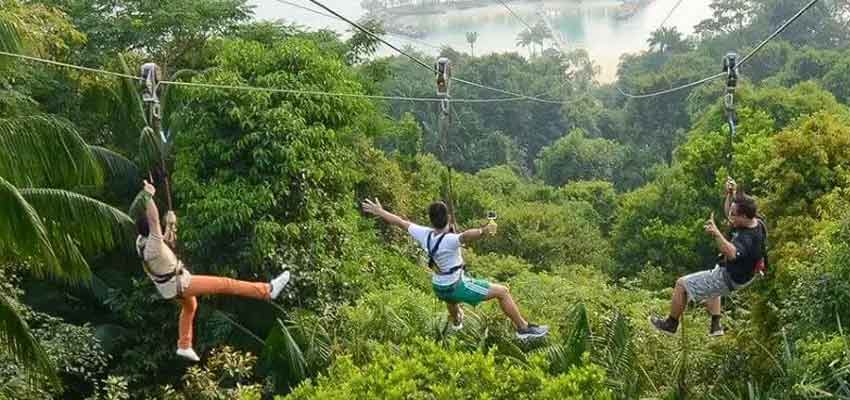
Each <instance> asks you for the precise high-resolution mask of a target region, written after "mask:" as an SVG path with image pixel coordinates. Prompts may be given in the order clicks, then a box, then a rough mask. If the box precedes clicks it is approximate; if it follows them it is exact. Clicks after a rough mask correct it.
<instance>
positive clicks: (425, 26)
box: [251, 0, 711, 82]
mask: <svg viewBox="0 0 850 400" xmlns="http://www.w3.org/2000/svg"><path fill="white" fill-rule="evenodd" d="M287 1H290V2H292V3H296V4H301V5H304V6H306V7H310V8H314V9H315V8H317V7H316V6H314V5H313V4H312V3H310V2H309V1H307V0H287ZM677 1H678V0H653V1H652V3H651V4H650V5H648V6H647V7H645V8H644V9H642V10H641V11H640V12H638V13H637V14H635V15H634V16H632V17H631V18H629V19H627V20H622V21H620V20H617V19H616V18H615V17H614V16H615V13H616V9H617V7H618V6H619V4H620V2H619V1H616V0H585V1H584V2H583V3H581V4H576V3H573V2H562V1H545V2H542V3H538V2H534V3H530V4H524V3H509V5H510V6H511V7H512V8H513V9H514V11H515V12H516V13H517V14H519V16H520V17H521V18H522V19H524V20H525V21H526V22H528V23H529V24H532V25H533V24H535V23H537V22H538V21H540V20H541V16H540V11H541V10H545V11H546V15H547V17H546V18H547V19H548V22H549V24H551V26H552V27H553V28H554V29H555V30H556V31H557V32H558V34H559V35H560V38H561V43H563V44H564V46H565V48H566V49H574V48H583V49H585V50H587V52H588V53H589V54H590V57H591V59H593V61H594V62H595V63H596V64H597V65H598V66H599V67H600V69H601V73H600V76H599V80H600V81H602V82H609V81H612V80H614V79H615V77H616V71H617V63H618V62H619V59H620V56H621V55H622V54H624V53H634V52H639V51H642V50H646V49H647V48H648V45H647V39H648V38H649V35H650V32H652V31H654V30H656V29H657V28H658V26H659V25H660V24H661V22H662V20H664V18H665V17H666V16H667V15H668V13H669V12H670V10H671V9H672V8H673V6H674V5H675V4H676V2H677ZM251 3H252V4H253V5H255V6H256V9H255V13H256V16H257V18H259V19H265V20H277V19H284V20H287V21H291V22H296V23H298V24H300V25H304V26H308V27H310V28H315V29H318V28H327V29H332V30H335V31H338V32H340V33H341V34H343V35H344V36H347V35H348V33H347V31H349V30H350V27H349V26H348V25H347V24H346V23H344V22H342V21H339V20H336V19H331V18H327V17H324V16H320V15H316V14H313V13H311V12H309V11H305V10H301V9H298V8H296V7H293V6H291V5H287V4H283V3H280V2H278V1H277V0H251ZM324 3H325V4H327V5H328V6H329V7H331V8H333V9H334V10H336V11H338V12H339V13H340V14H342V15H345V16H346V17H349V18H351V19H355V20H356V19H357V18H359V17H360V16H362V15H363V14H364V13H365V12H364V10H363V9H362V8H361V7H360V0H325V1H324ZM709 3H710V0H686V1H683V3H682V4H681V5H680V6H679V7H678V8H677V9H676V10H675V12H674V13H673V14H672V16H671V17H670V19H669V20H668V21H667V23H666V26H675V27H676V28H677V29H678V30H679V31H680V32H683V33H685V34H691V33H693V26H694V25H696V24H697V23H699V22H700V21H701V20H703V19H705V18H708V17H710V16H711V9H710V8H709V6H708V5H709ZM398 21H399V22H401V23H403V24H406V25H412V26H414V27H416V29H418V30H419V31H422V32H426V34H425V36H424V37H422V38H421V39H420V40H419V41H412V40H408V39H404V38H402V37H398V36H389V37H387V38H386V39H388V40H389V41H390V42H393V43H395V44H397V45H407V44H409V45H411V46H413V47H416V48H417V49H420V50H422V51H425V52H427V53H429V54H436V50H435V49H434V48H433V47H431V46H442V45H449V46H451V47H454V48H456V49H462V50H463V51H467V52H468V51H469V44H468V43H467V41H466V32H478V34H479V37H478V41H477V42H476V44H475V54H476V55H482V54H487V53H492V52H506V51H516V52H519V53H520V54H523V55H526V56H528V55H529V51H530V49H528V48H522V47H519V46H517V45H516V38H517V35H518V34H519V32H521V31H522V30H524V29H525V25H523V24H522V23H521V22H520V21H518V20H517V19H516V18H514V17H513V16H511V15H510V14H509V13H508V11H507V10H506V9H505V8H503V7H502V6H500V5H494V6H489V7H484V8H476V9H470V10H459V11H452V12H450V13H447V14H442V15H424V16H409V17H402V18H399V19H398ZM423 42H424V43H423ZM546 46H547V47H549V46H551V43H550V42H547V44H546ZM379 54H381V55H389V54H391V50H390V49H388V48H385V49H382V50H380V51H379Z"/></svg>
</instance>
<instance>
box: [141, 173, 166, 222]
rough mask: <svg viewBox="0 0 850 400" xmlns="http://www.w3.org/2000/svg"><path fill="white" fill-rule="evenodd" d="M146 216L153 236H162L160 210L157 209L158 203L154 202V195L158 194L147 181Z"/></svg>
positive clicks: (145, 188) (145, 189)
mask: <svg viewBox="0 0 850 400" xmlns="http://www.w3.org/2000/svg"><path fill="white" fill-rule="evenodd" d="M144 191H145V216H146V217H147V219H148V229H149V230H150V233H151V234H154V233H156V234H157V235H158V236H162V227H160V225H159V209H158V208H156V202H155V201H154V200H153V195H154V194H155V193H156V188H155V187H154V186H153V185H151V184H150V182H148V181H147V180H145V187H144Z"/></svg>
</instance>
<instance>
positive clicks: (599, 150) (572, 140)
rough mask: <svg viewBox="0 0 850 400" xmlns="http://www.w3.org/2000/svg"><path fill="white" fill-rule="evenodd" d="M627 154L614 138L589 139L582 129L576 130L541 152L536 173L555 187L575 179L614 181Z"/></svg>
mask: <svg viewBox="0 0 850 400" xmlns="http://www.w3.org/2000/svg"><path fill="white" fill-rule="evenodd" d="M624 155H625V148H624V147H623V146H622V145H620V144H618V143H616V142H614V141H611V140H608V139H588V138H585V136H584V132H582V131H581V130H573V131H572V132H570V133H569V134H568V135H566V136H564V137H562V138H561V139H558V140H557V141H556V142H555V143H553V144H552V145H551V146H548V147H544V148H543V150H541V151H540V154H539V155H538V158H537V161H536V167H537V174H538V176H539V177H540V178H542V179H543V181H545V182H546V183H547V184H549V185H553V186H561V185H563V184H565V183H567V182H570V181H575V180H594V179H600V180H612V179H613V177H614V174H615V173H616V172H617V170H618V169H619V168H620V166H622V164H623V159H624Z"/></svg>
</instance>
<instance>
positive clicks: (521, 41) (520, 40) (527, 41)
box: [516, 29, 534, 57]
mask: <svg viewBox="0 0 850 400" xmlns="http://www.w3.org/2000/svg"><path fill="white" fill-rule="evenodd" d="M533 44H534V37H533V34H532V32H531V30H529V29H525V30H523V31H522V32H520V33H519V35H517V38H516V45H517V46H520V47H527V48H528V49H529V50H528V53H529V56H530V57H534V46H533Z"/></svg>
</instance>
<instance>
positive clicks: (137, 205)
mask: <svg viewBox="0 0 850 400" xmlns="http://www.w3.org/2000/svg"><path fill="white" fill-rule="evenodd" d="M145 201H146V197H145V196H144V190H139V192H138V193H136V197H135V198H133V202H132V203H130V208H129V209H127V215H129V216H130V218H132V219H133V220H134V221H135V220H136V219H137V218H139V217H143V216H144V215H145V207H146V206H147V204H146V203H145Z"/></svg>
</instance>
